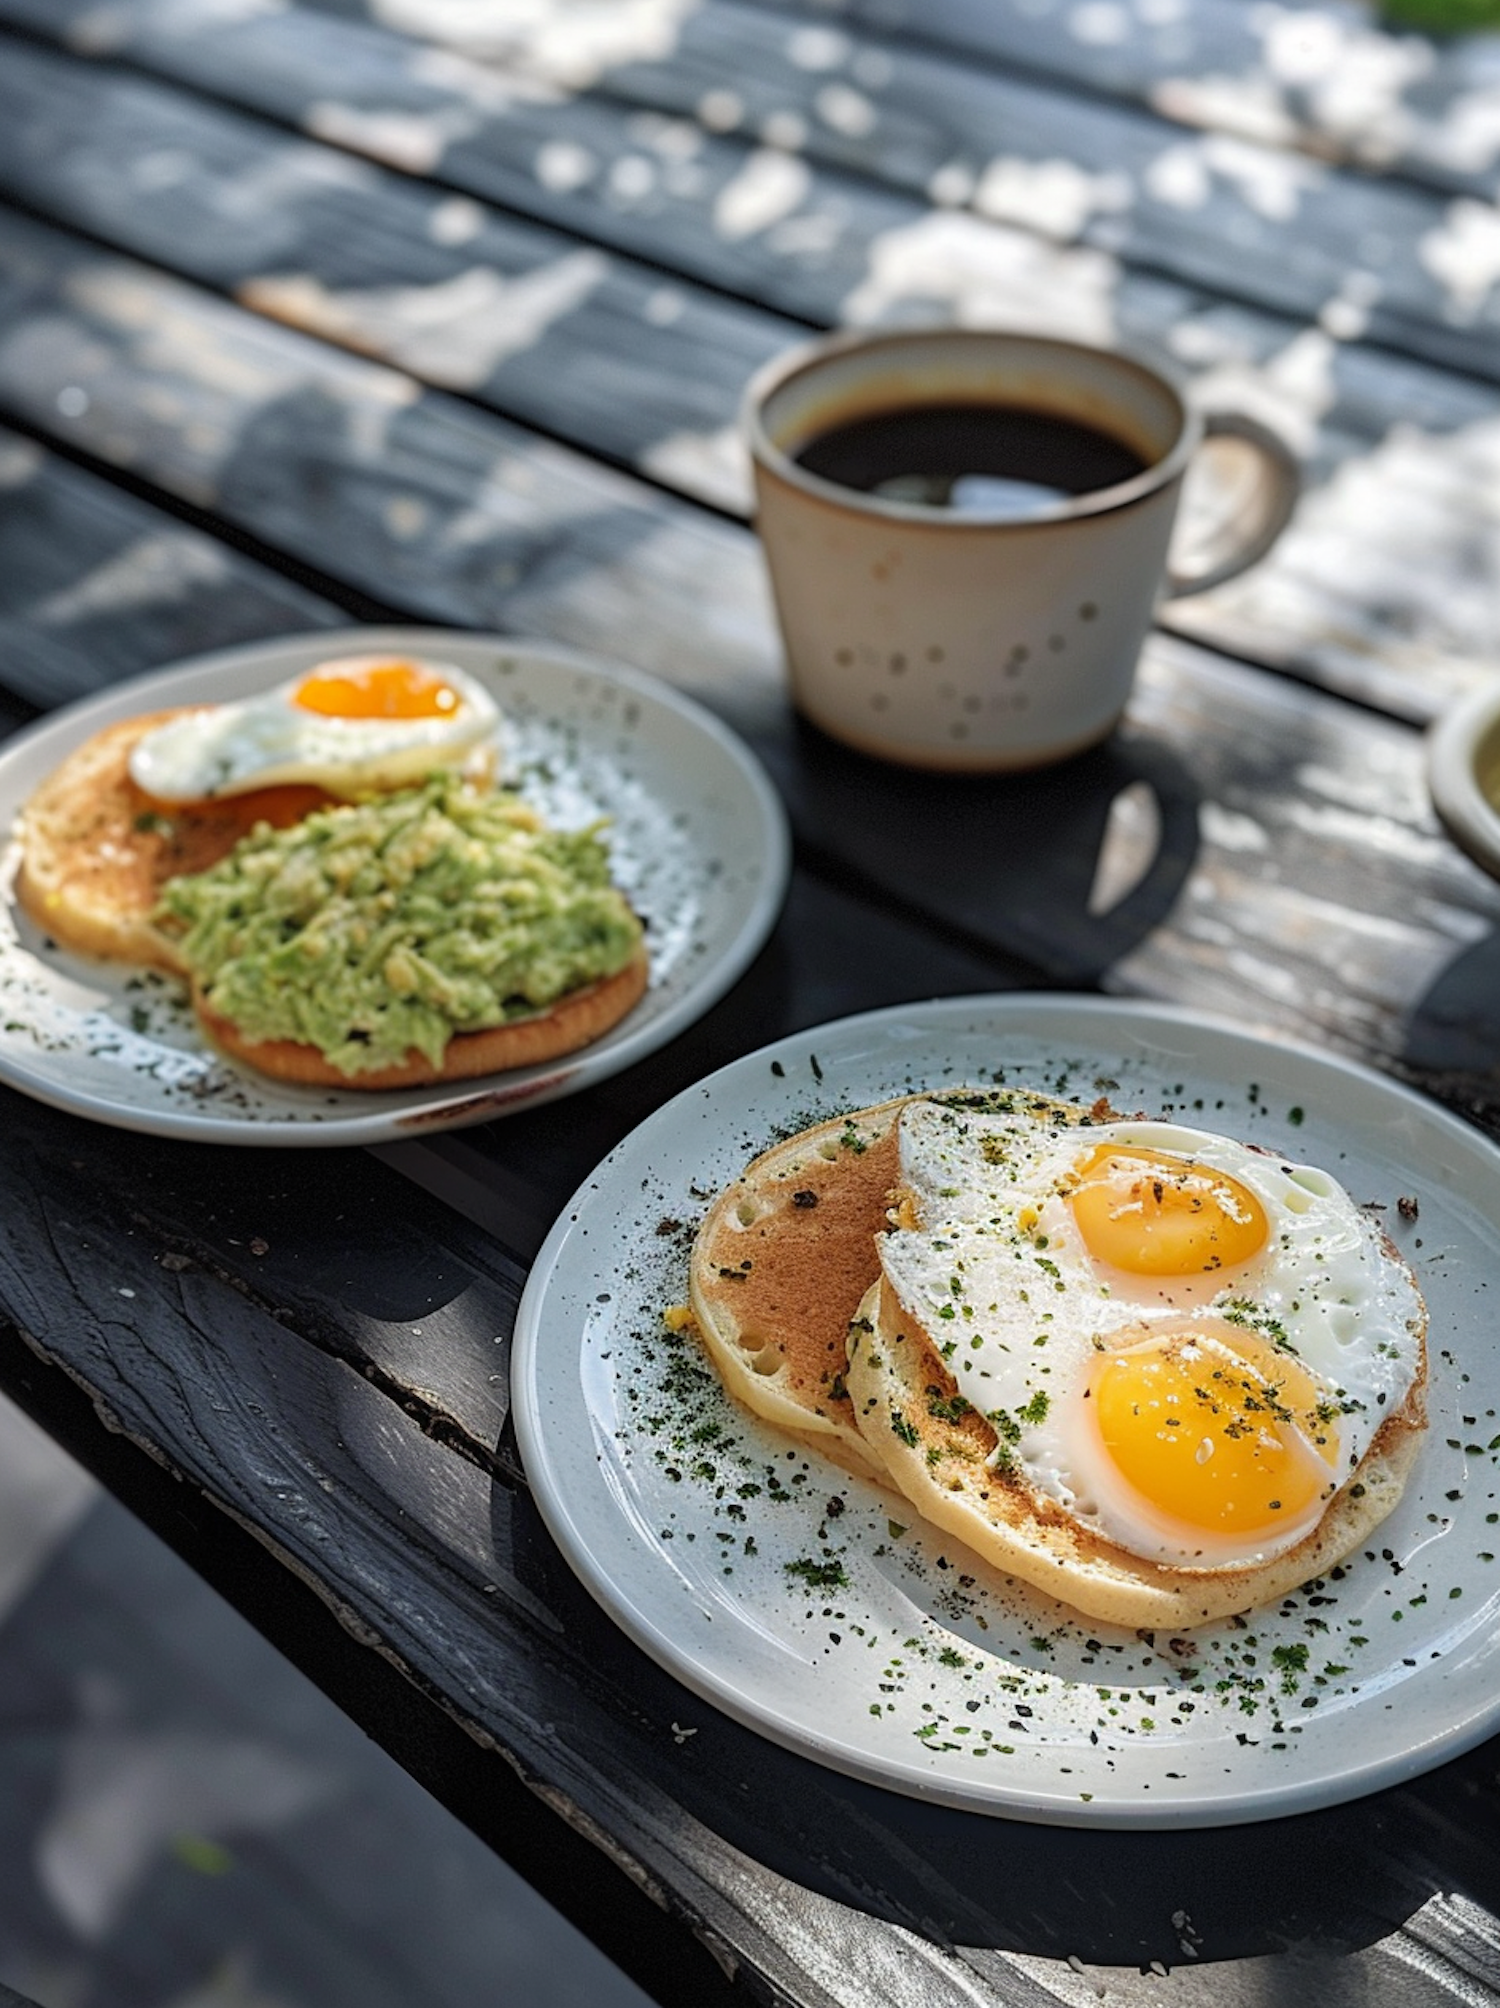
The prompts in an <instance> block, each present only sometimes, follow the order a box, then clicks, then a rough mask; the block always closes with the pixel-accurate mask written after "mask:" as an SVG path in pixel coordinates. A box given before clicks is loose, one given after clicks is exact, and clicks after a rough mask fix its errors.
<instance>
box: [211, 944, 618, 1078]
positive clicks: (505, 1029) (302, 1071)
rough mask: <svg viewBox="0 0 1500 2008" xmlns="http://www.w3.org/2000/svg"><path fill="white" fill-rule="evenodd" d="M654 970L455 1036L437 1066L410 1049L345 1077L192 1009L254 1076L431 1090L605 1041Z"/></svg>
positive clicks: (287, 1045) (287, 1046)
mask: <svg viewBox="0 0 1500 2008" xmlns="http://www.w3.org/2000/svg"><path fill="white" fill-rule="evenodd" d="M648 975H649V967H648V963H647V959H646V954H645V951H644V950H642V951H641V952H640V953H639V954H637V955H635V956H633V957H632V959H631V960H630V961H629V962H627V963H626V964H625V967H624V968H623V969H618V970H616V971H615V973H614V974H613V975H612V976H606V977H603V978H601V979H600V981H598V982H597V983H589V984H585V985H583V986H582V987H581V988H579V989H577V990H570V991H567V992H566V993H565V994H564V995H563V996H561V997H559V998H558V999H557V1001H556V1002H555V1003H553V1004H551V1005H549V1006H548V1007H547V1009H546V1010H544V1011H533V1012H529V1013H528V1014H527V1015H526V1016H525V1017H524V1018H512V1019H510V1020H509V1021H508V1022H507V1023H505V1024H503V1025H491V1026H488V1027H487V1028H486V1029H484V1030H483V1031H479V1032H456V1033H455V1034H454V1035H453V1037H452V1038H451V1039H450V1040H449V1041H448V1043H447V1045H446V1046H445V1047H444V1049H443V1056H442V1059H441V1060H440V1061H436V1062H434V1061H432V1060H429V1059H428V1058H427V1057H426V1055H425V1054H422V1053H419V1052H417V1051H415V1050H411V1051H409V1052H408V1053H407V1055H406V1057H405V1059H403V1060H399V1061H396V1062H394V1063H393V1064H391V1065H389V1066H384V1067H372V1068H368V1069H366V1070H365V1071H363V1072H361V1073H358V1074H347V1073H343V1072H341V1071H340V1069H339V1068H337V1067H336V1066H334V1064H333V1062H332V1061H331V1060H329V1059H327V1058H326V1057H325V1056H324V1055H323V1054H322V1053H321V1052H320V1051H319V1050H318V1048H317V1047H316V1046H311V1045H306V1044H303V1043H302V1042H301V1041H299V1040H295V1039H247V1038H245V1037H244V1035H243V1034H242V1033H241V1032H240V1030H239V1028H238V1027H237V1026H236V1025H235V1024H234V1023H233V1021H232V1020H231V1019H228V1018H226V1017H224V1016H223V1014H222V1013H220V1012H218V1011H215V1010H214V1008H213V1006H212V1005H211V1004H210V1003H209V1002H208V1001H207V999H206V998H205V997H204V995H203V993H202V991H201V990H199V989H197V988H196V987H195V988H194V992H193V1010H194V1012H195V1014H196V1016H197V1019H198V1023H199V1025H200V1027H201V1028H202V1030H203V1032H204V1035H205V1036H206V1037H207V1038H208V1039H210V1040H211V1041H212V1042H213V1044H214V1045H215V1046H217V1047H218V1048H219V1050H220V1051H221V1052H222V1053H225V1054H227V1055H228V1057H229V1058H230V1059H233V1060H238V1061H241V1062H243V1064H244V1065H245V1066H248V1067H253V1068H255V1070H256V1071H257V1073H262V1074H268V1075H270V1076H271V1077H272V1078H273V1079H275V1080H279V1081H287V1082H290V1083H292V1084H293V1085H295V1086H297V1087H328V1088H351V1089H356V1090H359V1091H361V1092H363V1090H365V1089H366V1088H369V1089H377V1090H378V1089H386V1088H414V1087H429V1086H433V1085H435V1084H437V1083H439V1082H442V1081H466V1080H473V1079H474V1078H475V1077H476V1076H478V1075H480V1074H494V1073H501V1072H504V1071H506V1070H508V1069H511V1068H515V1067H532V1066H537V1065H539V1064H540V1063H541V1062H543V1061H545V1060H556V1059H560V1058H562V1057H563V1056H564V1055H565V1054H568V1053H573V1052H576V1051H577V1050H578V1049H579V1048H580V1047H582V1046H587V1045H590V1044H592V1042H593V1041H594V1040H595V1039H598V1038H602V1037H603V1035H604V1034H605V1033H606V1032H608V1031H609V1030H610V1029H611V1028H612V1027H613V1026H615V1025H617V1024H619V1022H620V1020H621V1019H622V1018H624V1017H625V1015H626V1014H627V1012H629V1011H632V1010H634V1008H635V1006H636V1005H637V1004H638V1003H639V1002H640V1000H641V998H642V997H643V996H644V995H645V992H646V985H647V979H648Z"/></svg>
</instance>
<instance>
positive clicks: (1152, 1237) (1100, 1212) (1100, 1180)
mask: <svg viewBox="0 0 1500 2008" xmlns="http://www.w3.org/2000/svg"><path fill="white" fill-rule="evenodd" d="M1075 1176H1076V1179H1077V1183H1076V1184H1075V1185H1074V1186H1073V1187H1072V1189H1071V1191H1070V1192H1069V1194H1068V1203H1069V1205H1070V1206H1071V1207H1072V1209H1073V1218H1074V1219H1075V1220H1076V1221H1077V1223H1078V1231H1079V1233H1080V1234H1081V1235H1082V1236H1083V1239H1084V1244H1085V1246H1086V1247H1087V1248H1088V1250H1089V1253H1090V1254H1091V1255H1094V1256H1096V1257H1097V1258H1098V1260H1099V1261H1101V1262H1108V1263H1109V1264H1110V1265H1111V1266H1112V1267H1113V1268H1116V1269H1125V1270H1128V1271H1129V1272H1130V1273H1131V1274H1132V1275H1135V1276H1194V1275H1201V1274H1204V1273H1206V1272H1207V1271H1210V1270H1215V1269H1230V1268H1233V1267H1234V1266H1235V1264H1236V1263H1240V1262H1247V1261H1249V1259H1250V1257H1251V1256H1252V1255H1255V1254H1257V1253H1258V1252H1259V1250H1260V1249H1261V1248H1263V1247H1264V1246H1265V1242H1266V1237H1267V1234H1268V1232H1269V1229H1268V1226H1267V1222H1266V1215H1265V1209H1264V1208H1263V1207H1262V1205H1261V1203H1260V1201H1259V1200H1258V1199H1257V1198H1256V1196H1255V1194H1254V1193H1253V1192H1251V1191H1250V1189H1249V1188H1248V1186H1244V1185H1241V1183H1240V1182H1239V1180H1238V1179H1237V1178H1231V1177H1230V1176H1229V1175H1228V1173H1227V1172H1222V1171H1211V1170H1210V1169H1209V1168H1208V1166H1207V1165H1202V1164H1194V1163H1193V1162H1192V1161H1191V1160H1190V1159H1188V1158H1184V1157H1172V1156H1169V1155H1168V1154H1167V1152H1165V1151H1159V1150H1149V1149H1147V1148H1145V1147H1144V1146H1140V1145H1136V1144H1127V1145H1118V1144H1101V1145H1100V1146H1099V1147H1098V1149H1097V1150H1095V1151H1093V1152H1092V1153H1091V1154H1090V1155H1089V1156H1088V1157H1087V1158H1085V1159H1084V1161H1083V1163H1082V1164H1081V1165H1079V1166H1078V1168H1077V1171H1076V1174H1075Z"/></svg>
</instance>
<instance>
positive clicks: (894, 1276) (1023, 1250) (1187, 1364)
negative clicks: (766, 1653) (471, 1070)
mask: <svg viewBox="0 0 1500 2008" xmlns="http://www.w3.org/2000/svg"><path fill="white" fill-rule="evenodd" d="M1065 1110H1066V1105H1061V1106H1059V1105H1049V1104H1048V1103H1047V1102H1045V1101H1043V1100H1041V1099H1039V1100H1038V1102H1037V1103H1036V1105H1035V1106H1033V1107H1031V1108H1025V1107H1020V1106H1014V1107H1011V1108H1003V1107H996V1106H995V1101H994V1098H993V1097H982V1098H981V1097H976V1098H974V1100H973V1102H972V1103H971V1104H969V1105H965V1104H964V1103H963V1102H962V1100H959V1101H957V1102H952V1101H950V1102H949V1103H948V1104H947V1105H946V1106H944V1105H941V1104H939V1103H938V1102H933V1101H929V1102H925V1103H914V1104H913V1105H911V1106H910V1107H909V1108H908V1109H907V1110H906V1111H904V1112H903V1116H902V1121H901V1126H900V1130H899V1134H898V1145H899V1154H900V1178H899V1181H898V1188H897V1192H896V1196H895V1206H894V1209H893V1213H892V1224H891V1226H890V1227H889V1229H888V1230H887V1232H886V1233H885V1234H884V1235H882V1236H881V1241H880V1264H881V1277H880V1281H879V1282H878V1283H877V1284H876V1285H875V1287H874V1288H873V1289H872V1291H871V1293H870V1296H869V1297H868V1298H867V1300H866V1303H865V1306H864V1308H863V1312H862V1315H861V1317H860V1318H859V1319H857V1320H856V1322H855V1325H854V1328H853V1331H852V1333H851V1340H850V1351H849V1360H848V1366H847V1372H846V1384H847V1387H848V1391H849V1395H850V1398H851V1400H852V1402H853V1407H854V1415H855V1420H856V1423H857V1425H858V1426H859V1428H860V1429H861V1430H862V1431H863V1432H864V1433H865V1435H866V1437H867V1438H868V1439H869V1440H870V1441H871V1442H872V1444H873V1445H875V1446H877V1447H878V1450H879V1454H880V1456H881V1458H882V1459H883V1461H884V1463H885V1465H886V1468H887V1470H888V1471H889V1473H890V1475H891V1478H892V1479H893V1481H894V1482H895V1483H896V1485H897V1486H898V1487H899V1488H900V1490H901V1491H902V1492H903V1493H904V1494H905V1495H906V1496H907V1497H908V1498H909V1499H910V1500H911V1502H912V1503H913V1505H915V1506H916V1507H917V1508H918V1510H919V1511H920V1512H921V1514H922V1515H923V1517H924V1519H926V1520H928V1521H930V1522H932V1523H933V1524H934V1525H936V1526H939V1527H942V1528H944V1529H945V1530H946V1531H948V1532H950V1533H952V1534H955V1535H957V1536H958V1537H959V1538H960V1539H962V1540H963V1541H965V1542H966V1543H967V1544H968V1546H969V1547H970V1548H971V1549H972V1550H973V1551H974V1552H975V1553H976V1554H978V1555H980V1556H982V1557H983V1558H984V1559H985V1560H986V1561H988V1562H989V1563H991V1564H992V1565H993V1566H994V1567H996V1568H997V1569H999V1570H1001V1571H1002V1572H1003V1573H1004V1574H1006V1575H1008V1576H1011V1577H1013V1578H1017V1579H1020V1580H1022V1581H1024V1582H1027V1583H1030V1584H1033V1585H1035V1586H1036V1587H1037V1588H1039V1589H1042V1590H1045V1591H1047V1592H1049V1593H1050V1594H1051V1595H1053V1596H1055V1597H1057V1598H1059V1599H1060V1600H1061V1601H1063V1602H1064V1603H1067V1604H1069V1605H1071V1606H1072V1607H1073V1608H1074V1609H1075V1610H1077V1611H1080V1612H1082V1613H1083V1614H1084V1615H1086V1616H1088V1617H1091V1618H1095V1619H1099V1620H1101V1621H1105V1622H1111V1623H1116V1624H1122V1625H1128V1626H1137V1627H1156V1626H1162V1625H1165V1626H1169V1627H1174V1628H1181V1627H1186V1626H1191V1625H1196V1624H1201V1623H1204V1622H1206V1621H1209V1620H1212V1619H1216V1618H1222V1617H1226V1616H1229V1615H1232V1614H1234V1613H1236V1612H1240V1611H1244V1610H1248V1609H1250V1608H1252V1607H1254V1606H1256V1605H1260V1604H1264V1603H1267V1602H1270V1601H1272V1600H1274V1599H1275V1598H1276V1597H1278V1596H1281V1595H1284V1594H1285V1593H1286V1592H1287V1591H1289V1590H1291V1589H1294V1588H1296V1587H1297V1586H1298V1585H1299V1584H1301V1583H1304V1582H1306V1581H1307V1580H1308V1579H1309V1578H1311V1577H1313V1576H1317V1575H1321V1574H1324V1573H1326V1572H1327V1570H1329V1569H1330V1568H1332V1567H1333V1566H1334V1565H1335V1564H1336V1563H1337V1562H1338V1561H1339V1560H1341V1559H1342V1558H1343V1557H1344V1556H1345V1555H1347V1554H1348V1553H1349V1552H1350V1551H1351V1550H1352V1549H1354V1548H1356V1547H1358V1546H1359V1545H1360V1543H1361V1542H1363V1541H1364V1540H1365V1539H1366V1537H1367V1536H1368V1534H1369V1532H1370V1530H1371V1529H1372V1528H1373V1527H1374V1526H1375V1525H1376V1524H1377V1523H1378V1522H1379V1521H1380V1520H1382V1519H1383V1518H1384V1517H1385V1516H1386V1515H1387V1514H1388V1513H1389V1512H1390V1511H1391V1509H1392V1508H1393V1507H1394V1506H1395V1504H1396V1502H1397V1500H1398V1499H1399V1498H1400V1496H1401V1491H1402V1488H1403V1485H1404V1484H1405V1481H1406V1477H1407V1474H1408V1472H1409V1471H1410V1468H1411V1465H1412V1462H1413V1460H1414V1458H1415V1456H1416V1453H1417V1450H1418V1447H1419V1444H1420V1440H1421V1433H1422V1430H1423V1427H1424V1424H1425V1419H1426V1418H1425V1387H1426V1379H1427V1351H1426V1322H1427V1314H1426V1309H1425V1306H1424V1305H1423V1302H1422V1297H1421V1293H1420V1290H1419V1289H1418V1287H1417V1284H1416V1280H1415V1278H1414V1276H1413V1275H1412V1273H1411V1271H1410V1269H1409V1268H1408V1267H1407V1265H1406V1263H1405V1262H1404V1260H1403V1259H1402V1257H1401V1256H1400V1254H1399V1253H1398V1252H1397V1250H1396V1249H1395V1247H1394V1246H1393V1244H1392V1243H1391V1241H1390V1240H1389V1237H1388V1236H1387V1235H1386V1234H1385V1232H1384V1230H1383V1229H1382V1228H1381V1227H1380V1226H1379V1225H1378V1224H1377V1223H1376V1222H1375V1221H1373V1220H1372V1219H1371V1218H1370V1217H1369V1216H1368V1215H1367V1214H1364V1213H1362V1212H1361V1211H1360V1209H1358V1208H1356V1207H1355V1206H1354V1205H1353V1204H1352V1202H1351V1201H1350V1200H1349V1198H1348V1195H1347V1194H1345V1193H1344V1192H1343V1191H1342V1188H1340V1187H1339V1186H1338V1185H1337V1183H1336V1182H1335V1181H1334V1180H1333V1179H1332V1178H1330V1177H1329V1176H1328V1175H1327V1174H1325V1173H1322V1172H1320V1171H1317V1170H1316V1169H1315V1168H1312V1167H1307V1166H1296V1165H1291V1164H1288V1163H1286V1162H1285V1161H1283V1160H1282V1159H1281V1158H1280V1157H1278V1156H1276V1155H1274V1154H1272V1153H1269V1152H1265V1151H1261V1150H1258V1149H1255V1148H1253V1147H1250V1146H1245V1145H1239V1144H1235V1143H1233V1142H1232V1141H1230V1140H1229V1139H1225V1138H1221V1137H1217V1136H1214V1135H1212V1134H1210V1133H1207V1132H1199V1131H1195V1130H1189V1129H1185V1128H1182V1127H1180V1126H1176V1125H1172V1124H1165V1123H1149V1122H1143V1121H1137V1122H1128V1121H1117V1120H1116V1121H1106V1122H1103V1123H1097V1122H1090V1121H1087V1120H1084V1121H1079V1120H1078V1119H1077V1118H1078V1117H1079V1116H1081V1115H1082V1112H1081V1111H1080V1112H1074V1114H1073V1115H1072V1116H1069V1115H1068V1114H1067V1113H1066V1112H1065Z"/></svg>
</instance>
